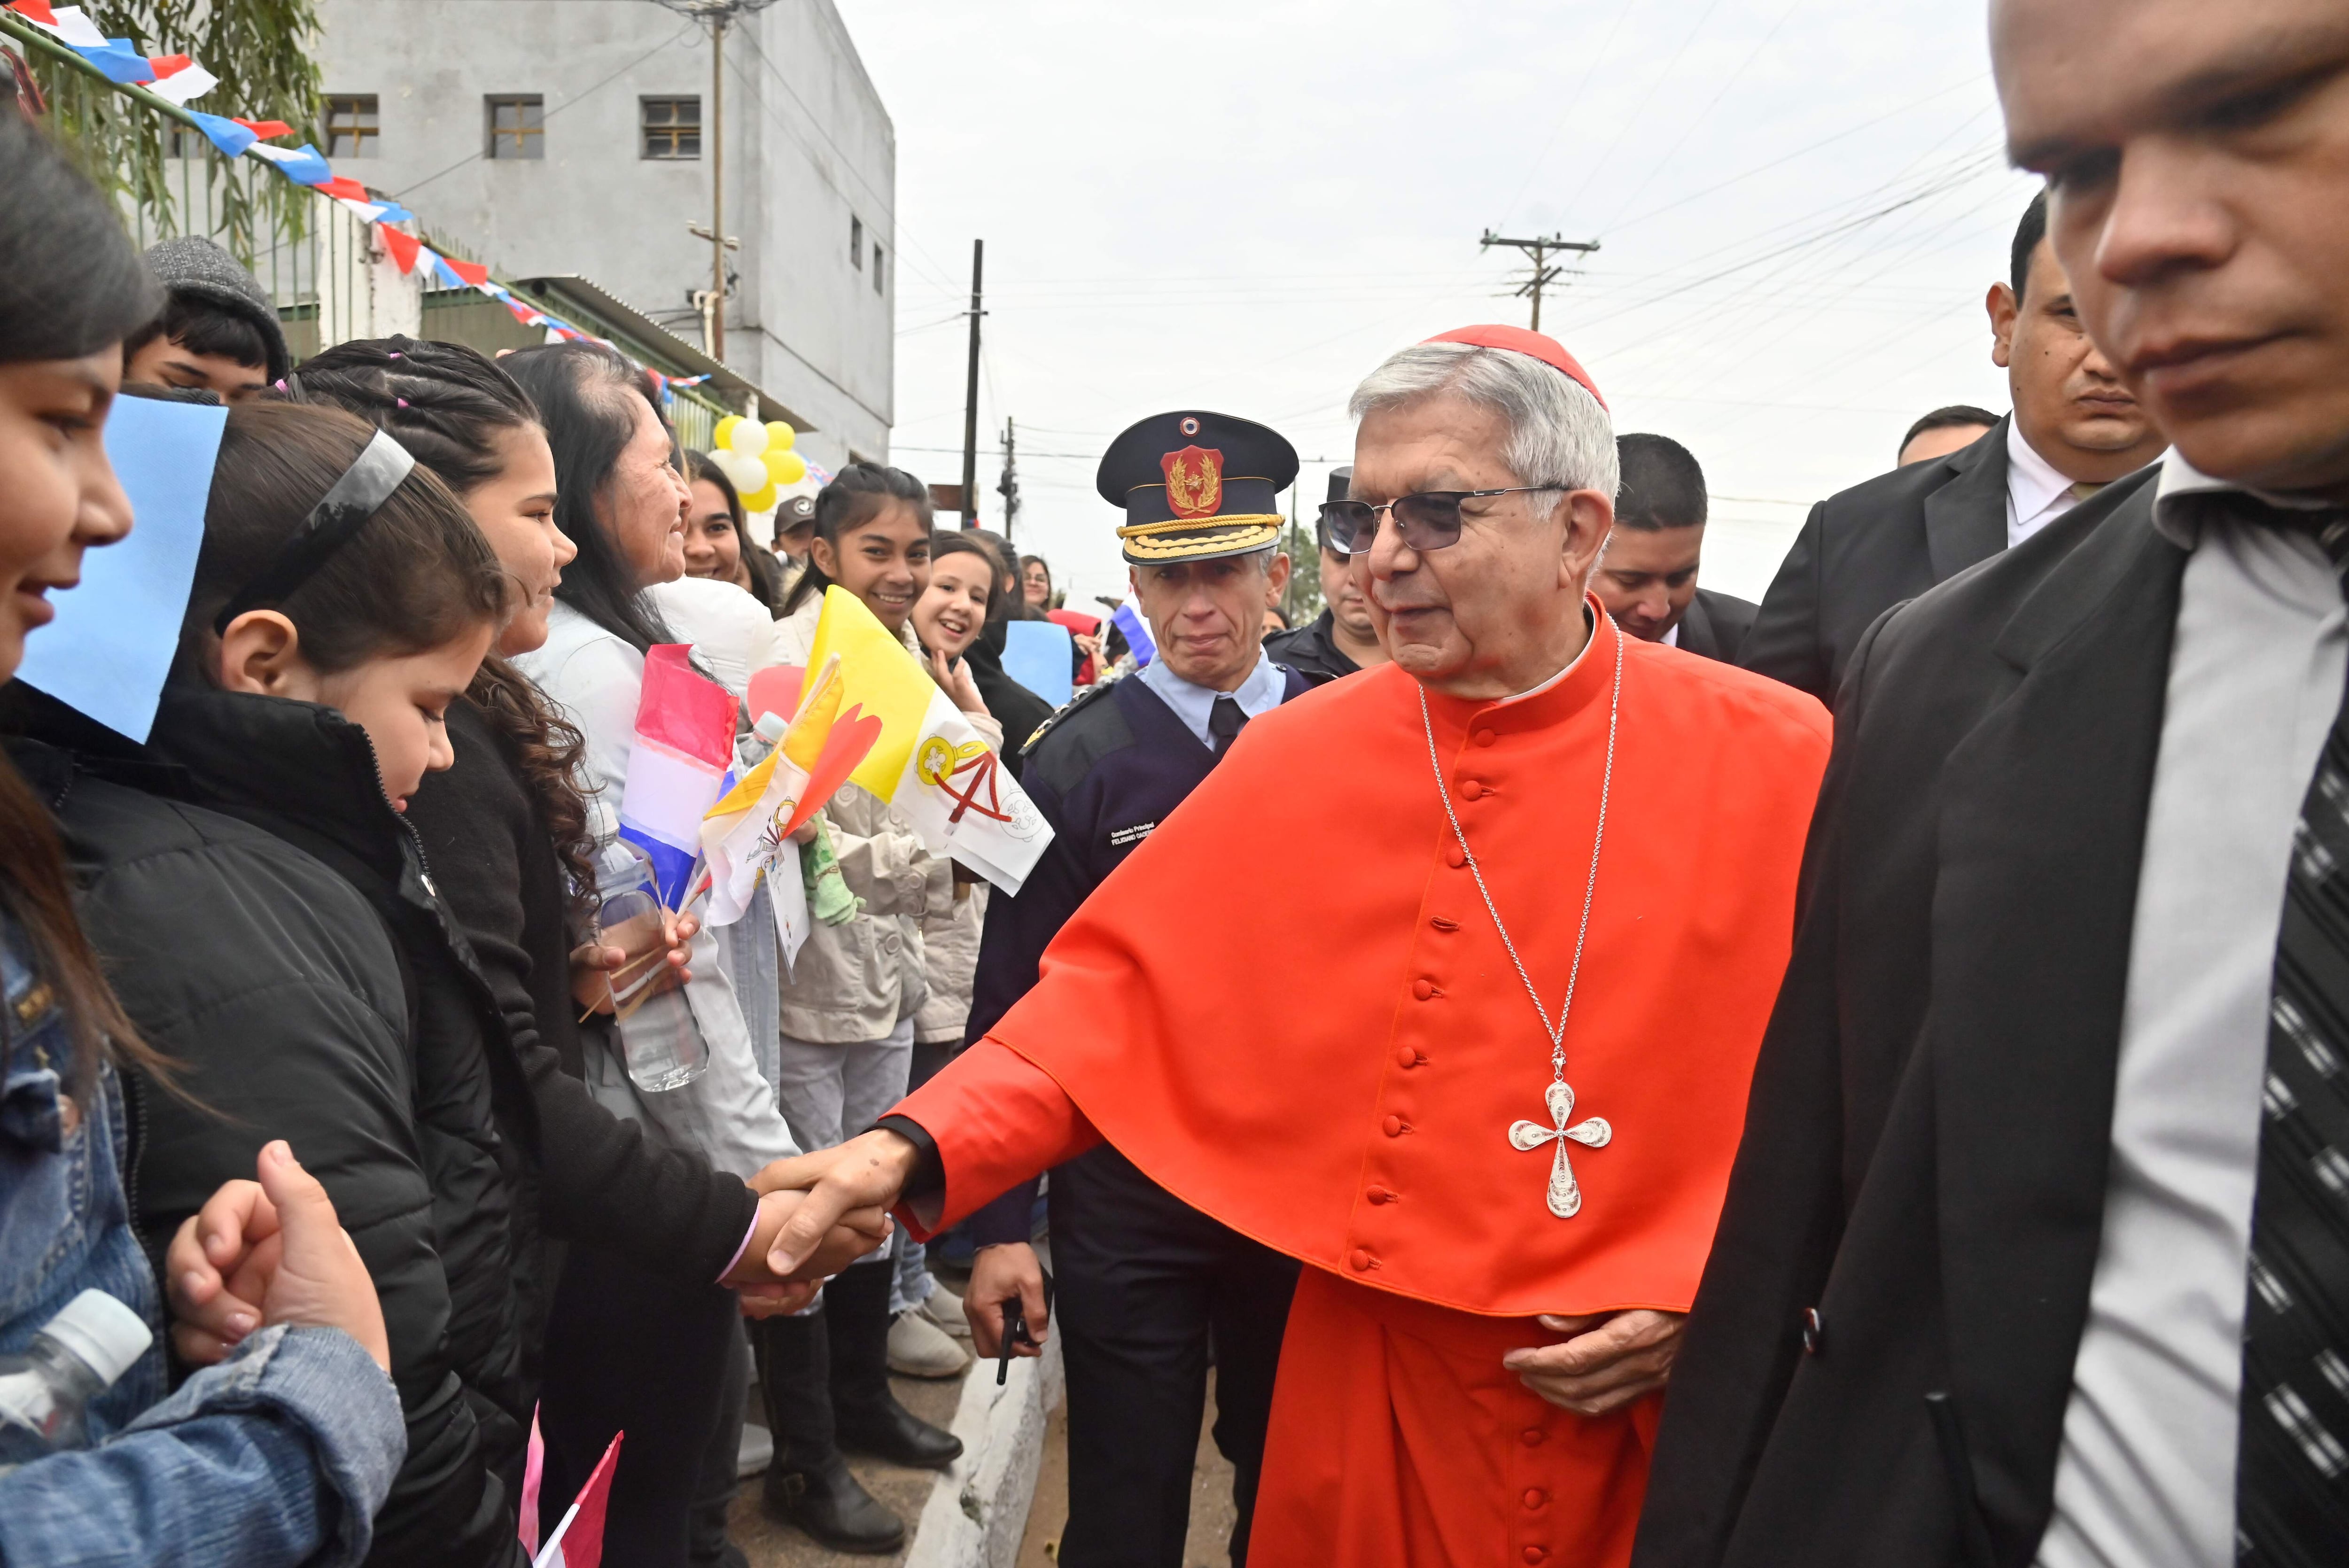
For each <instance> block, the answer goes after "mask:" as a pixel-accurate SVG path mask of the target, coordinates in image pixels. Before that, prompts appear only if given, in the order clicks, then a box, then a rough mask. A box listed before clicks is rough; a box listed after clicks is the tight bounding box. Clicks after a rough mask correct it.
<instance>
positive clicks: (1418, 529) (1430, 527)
mask: <svg viewBox="0 0 2349 1568" xmlns="http://www.w3.org/2000/svg"><path fill="white" fill-rule="evenodd" d="M1573 488H1574V487H1572V486H1571V485H1511V486H1509V487H1508V488H1507V489H1506V490H1421V491H1419V492H1418V493H1417V494H1415V495H1402V496H1397V497H1395V499H1394V500H1391V501H1388V502H1387V503H1386V504H1385V505H1383V506H1373V505H1371V503H1370V502H1369V501H1366V500H1333V501H1325V502H1323V503H1322V507H1321V537H1322V538H1323V540H1325V541H1326V542H1328V544H1329V546H1330V549H1332V550H1334V551H1336V552H1339V553H1340V554H1341V555H1360V554H1361V553H1362V552H1365V551H1367V550H1369V549H1370V547H1371V541H1373V540H1375V539H1376V538H1377V537H1378V534H1379V513H1381V512H1382V511H1383V512H1391V513H1392V514H1393V516H1394V524H1395V531H1396V532H1397V533H1399V534H1401V535H1402V542H1403V543H1404V545H1406V546H1407V547H1408V548H1410V549H1412V550H1414V551H1423V550H1441V549H1443V548H1444V546H1445V545H1447V544H1457V543H1459V542H1460V503H1461V502H1462V501H1464V500H1477V499H1478V498H1480V497H1484V496H1494V495H1532V494H1535V493H1537V492H1538V491H1542V490H1571V489H1573Z"/></svg>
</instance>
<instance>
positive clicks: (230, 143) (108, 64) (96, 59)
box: [5, 0, 709, 397]
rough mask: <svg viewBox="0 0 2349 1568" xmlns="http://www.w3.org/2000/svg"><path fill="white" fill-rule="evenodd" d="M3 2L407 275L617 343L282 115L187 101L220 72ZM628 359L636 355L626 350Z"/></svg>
mask: <svg viewBox="0 0 2349 1568" xmlns="http://www.w3.org/2000/svg"><path fill="white" fill-rule="evenodd" d="M5 9H6V10H7V11H9V12H10V13H11V14H12V15H16V16H17V17H19V18H21V19H22V20H24V21H26V22H29V23H31V24H32V25H33V26H36V27H38V28H40V29H41V30H42V31H44V32H46V33H47V34H48V35H49V36H51V37H53V38H55V39H57V42H58V43H60V44H63V45H64V46H66V47H67V48H69V49H71V50H73V51H74V53H76V54H78V55H79V56H80V57H82V58H83V59H85V60H88V62H89V63H90V64H91V65H92V66H95V67H97V68H98V71H99V72H101V73H102V74H103V75H104V76H105V77H107V79H108V80H109V81H112V82H116V83H118V84H119V85H121V86H124V87H137V88H145V89H146V90H147V91H149V92H150V93H153V94H154V95H155V96H156V97H158V98H162V99H164V100H165V101H167V102H169V103H171V105H173V106H174V107H175V108H179V109H180V110H181V112H182V113H184V114H186V115H187V116H188V117H189V119H192V120H193V121H194V122H195V125H196V128H197V129H199V130H201V131H202V132H203V134H204V137H205V139H207V140H209V141H210V142H211V143H212V146H213V147H215V148H217V149H218V150H220V152H221V155H222V157H225V158H255V159H259V160H261V161H263V162H264V163H266V164H268V165H269V166H270V167H271V168H273V169H274V170H277V172H278V173H280V174H282V175H284V176H285V178H286V180H288V181H291V182H292V183H294V184H295V185H303V186H307V187H309V188H310V189H311V190H314V191H317V192H318V193H319V194H320V195H323V196H326V197H328V198H330V199H332V200H333V201H337V202H339V203H341V205H342V207H343V208H344V210H345V211H348V212H350V213H351V214H352V215H353V216H355V217H357V219H358V220H359V221H360V222H363V223H366V224H368V225H369V226H371V227H373V228H374V229H375V231H376V232H377V233H378V235H379V236H380V237H381V242H382V246H383V250H384V253H385V254H387V255H388V256H389V257H390V258H391V260H392V262H393V263H395V264H396V265H397V266H398V268H399V270H400V272H401V273H403V274H405V275H408V276H414V275H416V274H417V273H418V271H419V269H421V270H422V273H423V275H424V276H425V277H427V278H429V279H432V280H435V281H437V282H439V283H441V284H445V285H446V286H448V287H450V288H472V289H478V290H480V291H481V293H482V294H487V295H489V296H490V297H491V298H492V299H494V300H496V301H497V302H498V303H499V304H502V305H504V306H505V307H506V309H507V310H509V311H511V312H512V314H513V317H514V319H515V320H516V321H519V322H521V323H522V324H523V325H524V326H529V327H543V328H545V329H546V330H548V331H549V332H552V333H554V334H555V335H557V336H560V337H563V338H564V339H567V340H569V341H572V342H583V341H585V342H594V343H601V344H604V345H605V346H607V347H611V348H614V349H616V350H617V349H618V346H617V345H616V344H613V343H612V342H611V340H610V339H608V338H604V337H598V336H596V335H595V334H594V333H591V332H589V331H587V330H586V329H585V328H584V327H581V326H579V325H575V324H574V323H572V322H567V321H564V320H563V319H562V318H560V317H559V316H553V315H547V314H546V313H545V312H544V311H543V310H540V309H539V308H537V307H536V306H534V305H532V304H526V303H524V302H523V301H521V300H517V299H516V298H514V296H513V295H512V294H511V293H510V292H508V291H507V290H506V289H505V288H504V287H502V285H500V284H497V283H496V282H494V281H493V280H492V278H491V277H490V269H489V268H488V267H486V266H483V265H482V264H481V263H478V262H467V261H460V260H459V259H458V258H457V257H454V256H444V255H441V254H440V253H438V252H436V251H434V250H432V249H431V248H430V247H429V246H427V245H425V244H424V243H423V242H422V241H420V240H419V239H418V238H416V236H414V235H412V234H409V233H404V232H401V231H399V230H398V229H395V228H393V227H392V226H391V225H393V224H394V223H412V222H416V214H415V213H413V212H411V211H409V210H408V209H407V208H405V207H403V206H401V205H400V204H399V203H398V202H397V201H391V200H390V199H388V198H386V197H378V196H376V195H374V194H372V193H371V192H369V191H368V190H367V187H366V185H364V184H363V183H361V182H360V181H357V180H351V179H347V178H345V177H343V176H340V175H337V174H336V172H335V171H334V170H333V168H332V167H331V166H330V165H329V164H328V163H327V162H326V158H325V156H324V155H323V154H321V153H320V152H319V151H318V150H317V149H316V147H314V146H312V145H311V144H310V143H308V142H306V141H305V142H304V143H302V145H301V146H299V147H280V146H277V145H275V142H276V139H278V138H280V137H290V136H292V135H293V134H294V128H293V127H292V126H290V125H288V124H286V123H285V121H284V120H282V119H245V118H244V117H243V116H242V115H219V114H207V113H206V112H204V111H203V110H202V109H198V108H190V107H189V105H190V104H191V103H192V102H193V101H194V100H195V99H197V98H202V97H203V96H204V95H205V94H206V93H209V92H211V91H212V89H213V88H216V87H218V86H219V85H220V78H219V77H215V76H213V75H212V72H210V71H208V70H206V69H205V68H204V67H202V66H201V65H199V64H197V63H196V62H195V61H194V60H192V59H190V58H189V57H187V56H185V55H157V56H152V57H147V56H141V55H140V53H139V51H138V49H137V47H136V46H134V45H133V44H132V43H131V41H130V40H129V39H128V38H109V37H107V36H105V35H104V34H103V33H101V32H99V31H98V26H97V24H96V23H94V22H92V21H91V20H90V19H89V17H88V14H87V13H85V12H84V11H83V10H82V9H81V7H79V6H78V5H56V4H54V0H5ZM623 352H625V351H623ZM629 358H630V362H631V363H634V362H635V358H634V356H629ZM649 368H651V367H650V366H647V369H649ZM653 374H654V376H655V377H657V378H658V381H659V385H660V388H661V391H662V394H663V396H664V397H667V394H668V392H669V389H670V388H672V387H698V386H699V385H701V384H702V383H703V382H705V381H707V380H709V373H705V374H703V375H699V376H679V377H667V376H662V375H661V374H660V372H658V371H657V370H655V371H653Z"/></svg>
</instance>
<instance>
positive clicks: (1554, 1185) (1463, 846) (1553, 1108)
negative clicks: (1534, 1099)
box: [1419, 630, 1623, 1220]
mask: <svg viewBox="0 0 2349 1568" xmlns="http://www.w3.org/2000/svg"><path fill="white" fill-rule="evenodd" d="M1622 711H1623V634H1622V632H1621V631H1620V630H1617V632H1616V633H1615V683H1614V688H1613V690H1612V691H1611V692H1610V693H1609V696H1608V699H1607V764H1606V769H1605V770H1604V771H1603V772H1602V773H1601V774H1600V775H1599V825H1598V827H1597V828H1596V829H1595V830H1593V831H1592V833H1591V835H1590V875H1589V877H1588V880H1587V881H1585V882H1584V883H1583V886H1582V924H1581V925H1580V927H1579V928H1578V929H1577V930H1576V932H1575V934H1574V963H1573V965H1571V966H1570V967H1569V968H1568V970H1567V972H1566V998H1565V1000H1564V1001H1562V1002H1560V1003H1559V1004H1558V1007H1557V1023H1555V1024H1553V1023H1551V1022H1550V1016H1549V1009H1548V1008H1547V1007H1545V1006H1542V999H1541V993H1540V992H1539V991H1538V990H1537V989H1536V988H1535V986H1534V977H1533V976H1532V975H1530V974H1528V973H1527V972H1526V961H1525V960H1524V959H1523V958H1520V957H1518V956H1517V944H1516V943H1515V942H1513V941H1512V940H1510V937H1509V928H1508V927H1507V926H1506V924H1504V923H1502V921H1501V911H1500V908H1499V906H1498V905H1496V904H1495V903H1493V890H1492V889H1490V888H1488V887H1486V886H1485V872H1484V871H1483V869H1482V868H1480V867H1479V866H1478V865H1477V864H1476V851H1475V850H1472V849H1470V848H1469V847H1468V835H1467V834H1466V833H1464V832H1463V831H1462V830H1461V828H1460V818H1459V816H1458V814H1457V813H1455V812H1454V810H1452V789H1451V786H1450V785H1448V784H1446V783H1445V782H1444V763H1443V761H1442V759H1441V758H1438V757H1437V756H1436V754H1435V721H1434V720H1433V718H1431V717H1428V711H1427V688H1426V687H1425V686H1422V687H1421V688H1420V691H1419V722H1420V725H1421V727H1422V728H1423V729H1424V730H1425V731H1426V734H1427V763H1428V766H1429V767H1430V768H1432V769H1434V771H1435V798H1436V799H1438V800H1441V801H1442V802H1443V803H1444V820H1446V821H1448V822H1450V823H1451V824H1452V836H1453V837H1454V839H1456V840H1457V841H1459V844H1460V854H1461V858H1462V859H1463V860H1464V861H1467V862H1468V874H1469V875H1470V876H1472V877H1474V878H1475V879H1476V891H1477V892H1478V893H1480V894H1482V895H1483V897H1484V900H1485V913H1487V914H1489V915H1491V916H1492V917H1493V929H1494V930H1495V931H1496V932H1498V933H1500V935H1501V945H1502V947H1503V948H1504V949H1506V951H1507V953H1508V954H1509V962H1510V963H1511V964H1512V965H1516V971H1517V979H1518V980H1519V981H1520V982H1522V983H1523V984H1524V985H1525V988H1526V1000H1527V1001H1529V1002H1531V1003H1532V1004H1533V1005H1534V1016H1536V1017H1537V1018H1539V1019H1540V1020H1541V1026H1542V1033H1543V1034H1545V1035H1547V1036H1548V1037H1549V1071H1550V1081H1549V1088H1547V1090H1545V1091H1544V1093H1543V1096H1542V1099H1543V1100H1544V1102H1545V1103H1546V1104H1547V1107H1548V1109H1549V1120H1550V1124H1549V1125H1548V1126H1547V1127H1544V1126H1543V1125H1542V1124H1541V1123H1539V1122H1537V1121H1514V1122H1511V1123H1510V1124H1509V1147H1511V1148H1512V1149H1516V1150H1520V1151H1530V1150H1536V1149H1539V1148H1540V1147H1541V1146H1542V1145H1543V1144H1545V1143H1547V1144H1552V1145H1555V1147H1556V1150H1557V1152H1556V1154H1555V1156H1554V1157H1553V1158H1552V1160H1551V1161H1550V1171H1549V1193H1548V1201H1549V1212H1551V1213H1553V1214H1555V1215H1557V1217H1558V1218H1559V1219H1561V1220H1570V1219H1572V1218H1573V1217H1574V1216H1575V1215H1576V1214H1577V1213H1578V1212H1580V1211H1581V1209H1582V1187H1581V1185H1580V1183H1578V1182H1577V1181H1575V1179H1574V1165H1573V1163H1572V1161H1568V1159H1567V1155H1566V1146H1567V1144H1568V1141H1572V1142H1575V1143H1579V1144H1581V1145H1582V1146H1583V1147H1584V1148H1586V1149H1604V1148H1606V1147H1607V1145H1608V1144H1609V1142H1611V1141H1612V1140H1613V1139H1614V1137H1615V1130H1614V1129H1613V1128H1612V1127H1610V1126H1609V1125H1608V1123H1607V1120H1606V1119H1605V1118H1603V1117H1597V1116H1594V1117H1591V1118H1589V1119H1587V1120H1584V1121H1580V1122H1576V1123H1575V1124H1574V1125H1573V1126H1570V1127H1569V1126H1568V1125H1567V1124H1568V1121H1569V1120H1571V1119H1572V1118H1573V1116H1574V1090H1573V1089H1572V1088H1569V1087H1568V1084H1567V1081H1566V1020H1567V1017H1568V1015H1569V1014H1571V1013H1572V1012H1573V1011H1574V986H1575V982H1576V981H1577V980H1578V979H1579V978H1580V977H1581V975H1582V946H1583V943H1584V942H1585V941H1586V940H1587V939H1588V937H1589V935H1590V903H1591V899H1592V896H1593V895H1594V894H1595V893H1597V892H1598V891H1599V846H1600V845H1602V844H1603V843H1605V842H1606V840H1607V804H1608V800H1609V797H1610V796H1611V795H1612V794H1613V792H1614V788H1615V732H1616V728H1617V726H1618V725H1619V722H1620V720H1621V717H1622Z"/></svg>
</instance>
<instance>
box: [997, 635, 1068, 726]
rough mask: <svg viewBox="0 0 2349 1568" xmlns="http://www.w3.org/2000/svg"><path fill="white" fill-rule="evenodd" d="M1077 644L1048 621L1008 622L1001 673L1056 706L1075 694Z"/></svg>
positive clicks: (1004, 638) (1004, 636)
mask: <svg viewBox="0 0 2349 1568" xmlns="http://www.w3.org/2000/svg"><path fill="white" fill-rule="evenodd" d="M1076 657H1077V651H1076V645H1075V644H1074V643H1072V642H1071V640H1070V638H1069V629H1068V628H1067V627H1066V626H1062V625H1057V624H1054V623H1052V622H1050V621H1007V622H1005V623H1004V625H1003V673H1004V674H1005V675H1008V676H1010V677H1011V678H1012V679H1013V680H1016V681H1018V682H1019V684H1020V685H1021V686H1026V687H1027V688H1028V689H1029V690H1030V691H1032V692H1034V693H1035V694H1036V695H1037V696H1040V697H1042V698H1043V699H1044V700H1045V701H1046V702H1049V703H1050V704H1051V705H1052V706H1053V707H1060V706H1061V704H1062V703H1065V702H1067V701H1068V700H1069V699H1070V698H1071V697H1072V696H1076V694H1077V680H1076Z"/></svg>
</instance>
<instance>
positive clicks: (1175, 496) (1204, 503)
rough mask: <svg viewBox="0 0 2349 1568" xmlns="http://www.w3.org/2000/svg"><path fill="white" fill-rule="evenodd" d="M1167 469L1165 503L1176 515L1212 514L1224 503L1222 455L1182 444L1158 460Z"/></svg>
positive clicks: (1188, 516) (1207, 515) (1210, 449)
mask: <svg viewBox="0 0 2349 1568" xmlns="http://www.w3.org/2000/svg"><path fill="white" fill-rule="evenodd" d="M1158 466H1159V467H1160V468H1162V469H1165V470H1166V504H1167V506H1168V507H1169V508H1170V509H1172V510H1173V511H1174V515H1175V516H1176V517H1183V518H1191V517H1213V516H1215V515H1216V509H1217V508H1219V507H1221V506H1222V505H1223V504H1224V454H1223V453H1221V452H1219V451H1216V449H1214V448H1212V447H1185V448H1184V449H1182V450H1181V451H1179V452H1169V453H1167V454H1166V455H1165V456H1164V457H1163V458H1161V459H1158Z"/></svg>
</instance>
